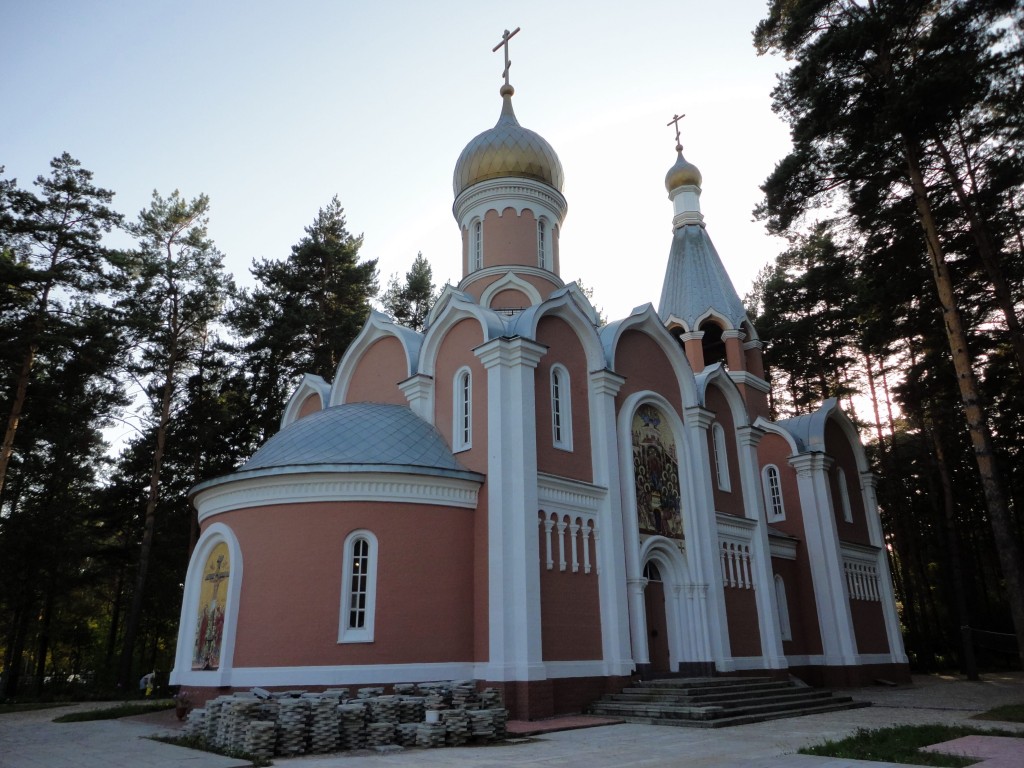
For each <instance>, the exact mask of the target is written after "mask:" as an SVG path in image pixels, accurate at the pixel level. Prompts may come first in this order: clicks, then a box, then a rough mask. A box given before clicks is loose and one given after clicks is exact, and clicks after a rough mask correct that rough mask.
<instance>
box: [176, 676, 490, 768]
mask: <svg viewBox="0 0 1024 768" xmlns="http://www.w3.org/2000/svg"><path fill="white" fill-rule="evenodd" d="M507 722H508V711H507V710H505V709H504V708H503V707H502V702H501V694H500V693H498V691H497V690H495V689H494V688H488V689H486V690H484V691H479V692H478V691H477V689H476V682H475V681H473V680H458V681H452V682H437V683H420V684H412V683H407V684H398V685H395V686H393V693H391V694H385V693H384V688H382V687H366V688H360V689H358V690H357V691H356V696H355V698H352V696H351V691H350V690H349V689H348V688H332V689H328V690H326V691H323V692H320V693H309V692H306V691H279V692H275V693H271V692H269V691H265V690H263V689H260V688H254V689H253V690H252V691H251V692H249V693H235V694H231V695H226V696H218V697H217V698H215V699H212V700H211V701H208V702H207V703H206V706H205V707H204V708H202V709H194V710H192V711H191V712H190V713H189V717H188V722H187V724H186V726H185V735H186V736H190V737H195V738H200V739H203V740H204V741H206V742H208V743H209V744H211V745H212V746H214V747H217V748H220V749H225V750H235V751H244V752H247V753H249V754H251V755H253V756H255V757H259V758H263V759H270V758H271V757H273V756H275V755H277V756H281V757H297V756H299V755H305V754H326V753H330V752H336V751H339V750H356V749H366V748H372V749H375V750H378V751H384V750H388V749H392V750H397V749H401V748H402V747H412V746H418V747H431V748H432V747H443V746H451V747H456V746H461V745H463V744H466V743H467V742H469V741H471V740H473V741H477V742H483V741H497V740H501V739H504V738H505V737H506V734H507V729H506V724H507Z"/></svg>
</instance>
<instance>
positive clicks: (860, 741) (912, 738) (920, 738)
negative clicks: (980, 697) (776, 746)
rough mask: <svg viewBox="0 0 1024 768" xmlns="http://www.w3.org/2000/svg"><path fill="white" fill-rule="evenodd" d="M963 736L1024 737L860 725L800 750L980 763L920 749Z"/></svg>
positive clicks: (950, 767) (958, 765)
mask: <svg viewBox="0 0 1024 768" xmlns="http://www.w3.org/2000/svg"><path fill="white" fill-rule="evenodd" d="M962 736H1018V737H1020V736H1024V734H1020V733H1013V732H1011V731H991V730H982V729H980V728H967V727H963V726H950V725H897V726H893V727H891V728H879V729H876V730H868V729H866V728H860V729H858V730H857V732H856V733H855V734H854V735H853V736H848V737H847V738H845V739H841V740H839V741H832V740H828V741H826V742H824V743H822V744H816V745H815V746H813V747H804V748H803V749H801V750H799V752H800V754H802V755H820V756H822V757H844V758H847V759H849V760H877V761H881V762H888V763H907V764H909V765H935V766H944V767H945V768H963V766H966V765H970V764H971V763H976V762H977V760H975V759H972V758H965V757H958V756H956V755H943V754H936V753H933V752H918V749H919V748H921V747H927V746H930V745H931V744H941V743H942V742H944V741H951V740H952V739H959V738H960V737H962Z"/></svg>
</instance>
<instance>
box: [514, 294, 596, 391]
mask: <svg viewBox="0 0 1024 768" xmlns="http://www.w3.org/2000/svg"><path fill="white" fill-rule="evenodd" d="M588 310H589V311H588ZM545 317H557V318H559V319H560V320H563V321H564V322H565V323H566V325H568V326H569V327H570V328H572V330H573V332H574V333H575V334H576V338H577V339H578V340H579V342H580V345H581V346H582V347H583V351H584V354H585V355H586V357H587V367H588V369H589V370H591V371H596V370H600V369H602V368H604V367H605V358H604V350H603V349H602V347H601V339H600V337H599V336H598V334H597V328H596V327H595V325H596V323H595V320H596V312H594V308H593V307H592V306H591V305H590V302H589V301H588V300H587V297H586V296H584V295H583V294H582V293H581V292H580V289H579V286H577V285H576V284H575V283H571V284H569V285H567V286H566V287H565V288H561V289H559V290H557V291H555V292H554V293H553V294H551V296H550V297H549V298H548V299H547V301H545V302H543V303H542V304H539V305H537V306H533V307H530V308H528V309H527V310H525V311H523V312H522V313H520V314H519V316H518V317H517V318H515V321H514V323H513V326H512V331H513V332H514V333H516V334H518V335H520V336H522V337H524V338H527V339H534V340H536V339H537V329H538V326H539V325H540V321H541V320H542V319H543V318H545Z"/></svg>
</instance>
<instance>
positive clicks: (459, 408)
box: [452, 366, 473, 453]
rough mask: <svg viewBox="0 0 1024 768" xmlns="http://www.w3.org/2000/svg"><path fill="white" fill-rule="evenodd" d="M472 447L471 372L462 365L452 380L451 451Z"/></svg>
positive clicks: (465, 449)
mask: <svg viewBox="0 0 1024 768" xmlns="http://www.w3.org/2000/svg"><path fill="white" fill-rule="evenodd" d="M472 447H473V372H472V371H470V370H469V368H468V367H466V366H463V367H462V368H459V370H457V371H456V372H455V380H454V381H453V382H452V451H453V452H455V453H458V452H459V451H467V450H469V449H470V448H472Z"/></svg>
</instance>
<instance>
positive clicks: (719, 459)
mask: <svg viewBox="0 0 1024 768" xmlns="http://www.w3.org/2000/svg"><path fill="white" fill-rule="evenodd" d="M711 442H712V444H713V446H714V449H715V477H716V479H717V481H718V489H719V490H720V491H731V490H732V485H731V484H730V482H729V453H728V451H727V450H726V447H725V429H724V428H723V427H722V425H721V424H719V423H717V422H716V423H715V424H713V425H712V426H711Z"/></svg>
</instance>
